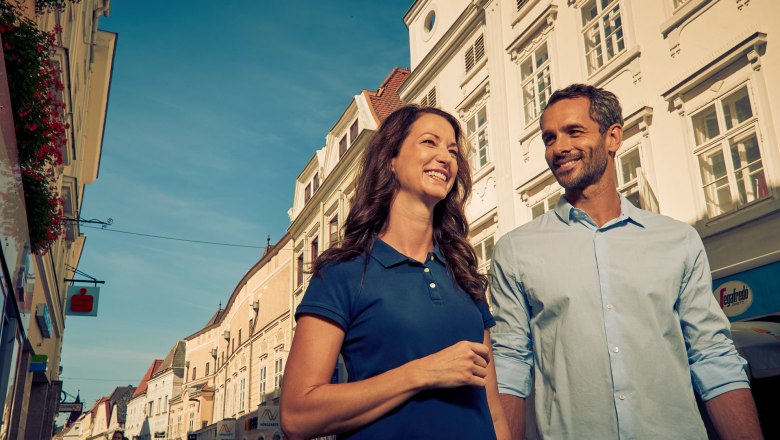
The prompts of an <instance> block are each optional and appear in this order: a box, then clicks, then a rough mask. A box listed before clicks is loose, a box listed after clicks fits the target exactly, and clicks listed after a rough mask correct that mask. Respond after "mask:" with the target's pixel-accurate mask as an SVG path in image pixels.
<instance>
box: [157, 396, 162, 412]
mask: <svg viewBox="0 0 780 440" xmlns="http://www.w3.org/2000/svg"><path fill="white" fill-rule="evenodd" d="M160 402H162V397H158V398H157V414H158V415H159V414H160V407H161V406H162V405H160Z"/></svg>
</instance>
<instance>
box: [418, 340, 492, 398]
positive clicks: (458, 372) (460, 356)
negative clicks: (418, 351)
mask: <svg viewBox="0 0 780 440" xmlns="http://www.w3.org/2000/svg"><path fill="white" fill-rule="evenodd" d="M488 360H489V349H488V347H487V346H485V345H484V344H480V343H477V342H470V341H460V342H457V343H455V344H453V345H451V346H449V347H447V348H445V349H443V350H441V351H438V352H436V353H433V354H431V355H428V356H425V357H423V358H420V359H417V360H414V361H412V362H410V363H409V366H410V367H413V368H414V369H415V375H416V376H417V377H418V378H419V379H420V380H421V381H422V385H423V387H424V388H426V389H430V388H455V387H459V386H464V385H471V386H479V387H484V386H485V384H486V383H487V382H486V379H485V377H486V376H487V374H488V370H487V367H488Z"/></svg>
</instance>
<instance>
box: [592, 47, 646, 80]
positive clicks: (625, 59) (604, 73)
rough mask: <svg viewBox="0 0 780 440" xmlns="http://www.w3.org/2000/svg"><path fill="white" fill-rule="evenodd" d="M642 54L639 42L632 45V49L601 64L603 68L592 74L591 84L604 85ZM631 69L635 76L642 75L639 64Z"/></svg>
mask: <svg viewBox="0 0 780 440" xmlns="http://www.w3.org/2000/svg"><path fill="white" fill-rule="evenodd" d="M641 54H642V51H641V49H640V48H639V45H638V44H637V45H635V46H634V47H632V48H631V49H628V50H625V51H623V53H621V54H620V55H618V56H616V57H615V58H612V59H611V60H610V61H609V62H608V63H607V64H605V65H603V66H601V69H599V70H597V71H596V72H594V73H592V74H590V76H589V80H590V82H591V84H593V85H594V86H601V85H603V83H604V82H606V81H607V79H610V78H612V77H613V76H614V75H615V74H616V73H617V72H618V71H620V70H621V69H623V68H624V67H627V66H629V65H630V64H632V62H633V61H634V60H636V59H638V58H639V56H640V55H641ZM630 70H631V74H632V75H633V76H634V77H637V76H638V75H641V72H640V71H639V66H638V65H637V66H633V68H631V69H630ZM635 82H636V80H635Z"/></svg>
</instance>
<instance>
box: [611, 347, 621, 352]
mask: <svg viewBox="0 0 780 440" xmlns="http://www.w3.org/2000/svg"><path fill="white" fill-rule="evenodd" d="M612 351H614V352H615V353H617V352H619V351H620V349H619V348H617V347H615V348H614V349H613V350H612Z"/></svg>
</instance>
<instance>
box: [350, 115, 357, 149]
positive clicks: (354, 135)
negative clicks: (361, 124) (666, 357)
mask: <svg viewBox="0 0 780 440" xmlns="http://www.w3.org/2000/svg"><path fill="white" fill-rule="evenodd" d="M357 137H358V121H357V119H355V122H353V123H352V126H351V127H349V143H350V144H352V143H354V142H355V139H357Z"/></svg>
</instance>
